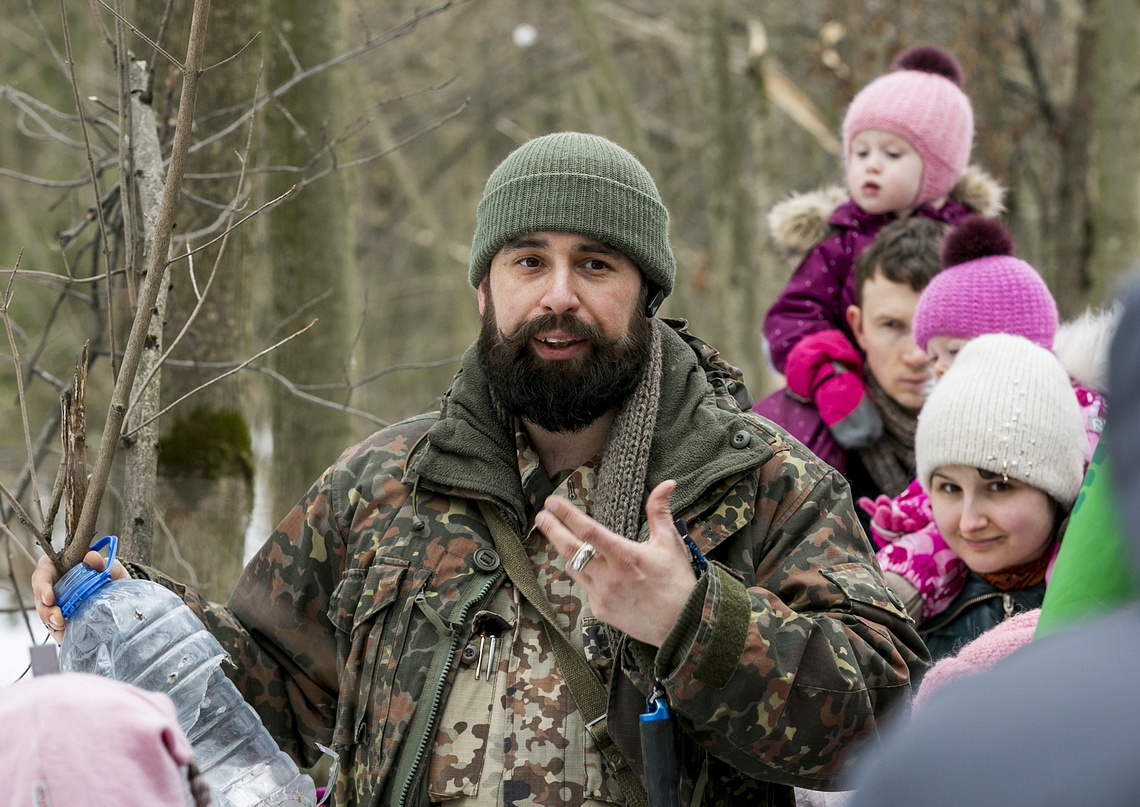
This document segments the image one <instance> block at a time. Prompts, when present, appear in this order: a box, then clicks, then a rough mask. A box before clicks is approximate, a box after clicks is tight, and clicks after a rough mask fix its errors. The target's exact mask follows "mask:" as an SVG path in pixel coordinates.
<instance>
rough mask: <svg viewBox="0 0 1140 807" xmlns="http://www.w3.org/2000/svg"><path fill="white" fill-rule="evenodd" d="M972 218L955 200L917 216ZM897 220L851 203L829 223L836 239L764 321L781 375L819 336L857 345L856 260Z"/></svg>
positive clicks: (813, 257)
mask: <svg viewBox="0 0 1140 807" xmlns="http://www.w3.org/2000/svg"><path fill="white" fill-rule="evenodd" d="M971 212H972V211H971V209H970V207H969V206H967V205H966V204H964V203H963V202H960V201H958V200H957V199H954V198H950V199H947V200H946V202H945V203H944V204H943V205H942V207H940V208H938V209H937V210H936V209H934V208H933V207H931V206H930V205H923V206H922V207H920V208H918V209H917V210H915V211H914V214H913V215H915V216H925V217H927V218H931V219H935V220H937V221H944V222H946V223H947V224H953V223H954V222H956V221H958V220H959V219H961V218H963V217H964V216H966V215H968V214H969V213H971ZM896 218H898V216H896V215H895V214H894V213H875V214H872V213H867V212H866V211H865V210H863V208H861V207H859V205H857V204H855V202H853V201H851V200H850V199H848V200H847V201H846V202H844V203H843V204H841V205H839V207H837V208H835V210H834V212H832V214H831V215H830V216H829V217H828V219H827V223H828V225H830V228H831V231H830V233H829V234H828V235H827V237H825V238H824V239H823V240H822V241H820V242H819V244H817V245H816V246H815V248H814V249H812V251H811V252H809V253H808V256H807V257H806V258H804V260H803V262H802V263H801V264H800V265H799V267H798V268H797V269H796V271H795V273H794V274H793V275H792V277H791V279H789V280H788V283H787V285H785V286H784V290H783V291H781V292H780V296H779V297H777V298H776V301H775V302H774V303H772V307H771V308H769V309H768V313H767V315H766V316H765V317H764V337H765V338H766V339H767V340H768V348H769V350H770V351H771V355H772V364H773V365H774V366H775V367H776V369H777V370H778V371H780V372H781V373H782V372H784V364H785V362H786V361H787V359H788V351H789V350H791V349H792V346H793V345H795V344H796V342H798V341H799V340H800V339H802V338H803V337H805V336H807V335H809V334H812V333H815V332H816V331H823V330H829V329H831V328H838V329H839V330H841V331H842V332H843V334H844V335H845V336H846V337H847V338H848V340H850V342H851V344H855V336H854V335H853V334H852V333H851V327H850V326H849V325H848V324H847V307H848V306H851V305H855V271H854V270H855V259H856V258H857V257H858V256H859V253H860V252H862V251H863V250H864V249H866V248H867V245H868V244H870V243H871V241H873V240H874V238H875V236H876V235H878V233H879V230H881V229H883V227H885V226H886V225H888V224H890V223H891V222H892V221H894V220H895V219H896ZM773 420H775V418H773ZM776 422H777V423H779V422H780V421H778V420H777V421H776ZM784 427H785V428H787V426H786V425H785V426H784ZM825 428H826V427H825ZM794 433H795V432H793V434H794ZM801 442H804V441H803V440H801ZM808 448H812V446H811V445H808ZM817 454H818V452H817ZM821 458H822V457H821ZM837 470H838V468H837Z"/></svg>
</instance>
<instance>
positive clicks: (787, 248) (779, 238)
mask: <svg viewBox="0 0 1140 807" xmlns="http://www.w3.org/2000/svg"><path fill="white" fill-rule="evenodd" d="M950 197H951V198H952V199H956V200H957V201H959V202H961V203H962V204H963V205H965V206H966V207H968V208H969V209H970V211H971V212H973V213H980V214H982V215H983V216H991V217H992V216H997V215H1000V214H1001V213H1002V212H1004V211H1005V204H1004V199H1005V188H1004V187H1002V185H1001V183H999V182H998V181H997V180H996V179H995V178H994V177H993V176H992V175H991V174H989V173H988V172H987V171H985V169H983V168H980V167H978V166H976V165H971V166H968V167H967V168H966V170H965V171H964V172H963V174H962V178H961V179H959V180H958V184H957V185H955V186H954V189H953V190H951V191H950ZM849 199H850V196H849V195H848V193H847V189H846V188H844V187H843V186H842V185H832V186H830V187H826V188H820V189H817V190H814V191H808V192H806V193H797V194H795V195H793V196H791V197H790V198H788V199H785V200H784V201H782V202H779V203H778V204H776V205H775V206H774V207H773V208H772V210H771V211H770V212H769V213H768V231H769V233H770V234H771V237H772V243H773V245H774V246H775V248H776V250H777V251H778V252H779V253H780V254H781V255H782V256H784V257H785V258H787V259H788V260H790V261H792V262H793V263H796V264H798V263H799V262H800V261H801V260H803V257H804V256H805V255H806V254H807V253H808V252H809V251H810V250H811V249H812V248H813V247H814V246H815V245H816V244H818V243H819V242H820V241H822V240H823V239H824V238H825V237H827V234H828V232H830V231H831V223H830V221H829V219H830V218H831V214H832V213H834V212H835V209H836V208H837V207H839V206H840V205H841V204H843V203H844V202H846V201H848V200H849Z"/></svg>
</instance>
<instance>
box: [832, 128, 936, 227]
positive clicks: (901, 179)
mask: <svg viewBox="0 0 1140 807" xmlns="http://www.w3.org/2000/svg"><path fill="white" fill-rule="evenodd" d="M846 175H847V192H848V193H850V194H851V198H852V199H853V200H855V203H856V204H857V205H859V207H861V208H863V210H865V211H867V212H868V213H903V212H908V211H910V210H912V209H913V208H914V207H915V200H916V199H918V190H919V188H920V187H921V186H922V158H921V157H919V156H918V152H917V151H915V150H914V149H913V148H911V145H910V143H908V142H906V141H905V140H903V139H902V138H901V137H899V136H897V135H893V134H890V133H888V132H883V131H880V130H878V129H865V130H863V131H862V132H859V134H857V135H855V137H854V138H853V139H852V140H851V152H850V153H849V154H848V155H847V165H846Z"/></svg>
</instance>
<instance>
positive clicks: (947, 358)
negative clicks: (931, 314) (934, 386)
mask: <svg viewBox="0 0 1140 807" xmlns="http://www.w3.org/2000/svg"><path fill="white" fill-rule="evenodd" d="M968 341H970V340H968V339H962V338H960V337H957V336H932V337H931V338H930V339H927V340H926V355H927V356H929V357H930V361H931V362H932V364H931V369H933V370H934V378H935V380H937V379H939V378H942V375H943V373H945V372H946V371H947V370H949V369H950V365H951V364H953V363H954V357H956V356H957V355H958V351H959V350H961V349H962V345H964V344H966V342H968Z"/></svg>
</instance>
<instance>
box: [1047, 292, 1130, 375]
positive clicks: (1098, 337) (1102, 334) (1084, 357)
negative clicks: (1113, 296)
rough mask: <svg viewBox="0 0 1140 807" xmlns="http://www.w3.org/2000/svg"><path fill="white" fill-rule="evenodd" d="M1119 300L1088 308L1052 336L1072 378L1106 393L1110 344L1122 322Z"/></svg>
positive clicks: (1056, 352)
mask: <svg viewBox="0 0 1140 807" xmlns="http://www.w3.org/2000/svg"><path fill="white" fill-rule="evenodd" d="M1122 307H1123V305H1122V303H1121V302H1120V301H1117V302H1115V303H1113V304H1112V305H1111V306H1110V307H1108V308H1102V309H1089V310H1088V311H1086V312H1085V313H1083V314H1081V315H1080V316H1079V317H1077V318H1076V319H1073V320H1069V321H1068V322H1062V323H1061V325H1060V327H1058V328H1057V335H1056V336H1054V337H1053V353H1054V354H1056V356H1057V360H1058V361H1060V362H1061V366H1062V367H1064V368H1065V372H1067V373H1068V374H1069V377H1070V378H1072V379H1073V380H1074V381H1076V382H1077V383H1078V384H1080V385H1081V386H1082V387H1085V388H1086V389H1090V390H1093V391H1094V392H1099V393H1101V394H1104V392H1105V391H1106V388H1107V386H1108V347H1109V345H1110V344H1111V343H1112V337H1113V334H1115V333H1116V326H1117V325H1118V324H1119V323H1120V311H1121V308H1122Z"/></svg>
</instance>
